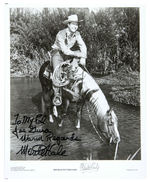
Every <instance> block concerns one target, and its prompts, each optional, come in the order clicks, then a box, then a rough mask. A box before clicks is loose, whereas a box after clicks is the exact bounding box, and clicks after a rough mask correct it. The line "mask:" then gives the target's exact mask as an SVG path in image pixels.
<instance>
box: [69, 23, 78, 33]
mask: <svg viewBox="0 0 150 182" xmlns="http://www.w3.org/2000/svg"><path fill="white" fill-rule="evenodd" d="M68 28H69V30H70V32H72V33H74V32H76V31H77V29H78V23H77V22H71V23H69V24H68Z"/></svg>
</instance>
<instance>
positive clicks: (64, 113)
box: [58, 99, 70, 127]
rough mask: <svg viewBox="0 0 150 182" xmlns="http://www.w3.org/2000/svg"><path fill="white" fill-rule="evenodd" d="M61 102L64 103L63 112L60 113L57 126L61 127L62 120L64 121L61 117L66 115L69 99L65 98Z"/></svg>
mask: <svg viewBox="0 0 150 182" xmlns="http://www.w3.org/2000/svg"><path fill="white" fill-rule="evenodd" d="M63 104H64V107H63V113H62V115H61V117H60V123H59V124H58V126H59V127H62V125H63V122H64V119H63V117H64V116H66V113H67V111H68V107H69V104H70V101H69V100H68V99H65V100H64V102H63Z"/></svg>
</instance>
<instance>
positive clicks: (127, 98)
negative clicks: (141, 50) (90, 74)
mask: <svg viewBox="0 0 150 182" xmlns="http://www.w3.org/2000/svg"><path fill="white" fill-rule="evenodd" d="M95 80H96V81H97V83H98V84H99V85H109V86H110V87H111V91H110V92H109V94H110V95H111V97H112V99H113V100H114V101H116V102H120V103H124V104H131V105H133V106H140V73H139V72H137V71H136V72H135V71H131V70H128V69H124V68H122V69H121V70H120V71H118V72H116V73H113V74H110V75H108V76H104V77H102V78H95Z"/></svg>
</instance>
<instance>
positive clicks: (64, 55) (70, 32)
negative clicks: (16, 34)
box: [43, 14, 87, 106]
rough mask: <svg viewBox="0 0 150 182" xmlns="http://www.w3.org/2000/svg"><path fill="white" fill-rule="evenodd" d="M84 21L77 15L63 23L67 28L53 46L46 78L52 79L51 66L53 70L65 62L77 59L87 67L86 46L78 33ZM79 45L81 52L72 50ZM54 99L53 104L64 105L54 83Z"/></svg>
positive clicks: (58, 36) (61, 32)
mask: <svg viewBox="0 0 150 182" xmlns="http://www.w3.org/2000/svg"><path fill="white" fill-rule="evenodd" d="M81 21H82V20H80V21H79V20H78V16H77V15H76V14H74V15H70V16H68V19H67V20H65V21H64V22H63V23H64V24H65V25H67V28H65V29H63V30H61V31H59V32H58V34H57V35H56V40H55V43H54V44H53V45H52V50H51V62H50V64H48V66H47V68H46V69H45V71H44V73H43V74H44V75H43V76H44V77H46V78H48V79H50V76H51V72H52V70H51V66H52V67H53V70H55V69H56V67H58V65H60V63H63V62H64V61H65V60H67V59H70V58H73V57H76V58H78V63H79V64H81V65H83V66H85V64H86V58H87V48H86V45H85V43H84V41H83V39H82V37H81V35H80V33H79V32H78V31H77V29H78V23H79V22H81ZM75 44H77V45H78V47H79V50H76V51H73V50H71V48H72V47H73V46H74V45H75ZM53 90H54V98H53V104H54V105H56V106H59V105H61V104H62V96H61V89H60V88H59V87H56V86H55V84H54V82H53Z"/></svg>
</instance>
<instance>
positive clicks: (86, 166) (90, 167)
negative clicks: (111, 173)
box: [80, 162, 99, 172]
mask: <svg viewBox="0 0 150 182" xmlns="http://www.w3.org/2000/svg"><path fill="white" fill-rule="evenodd" d="M80 170H81V171H82V172H86V171H88V172H89V171H95V172H97V171H98V170H99V164H98V163H96V162H92V163H89V162H88V163H81V164H80Z"/></svg>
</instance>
